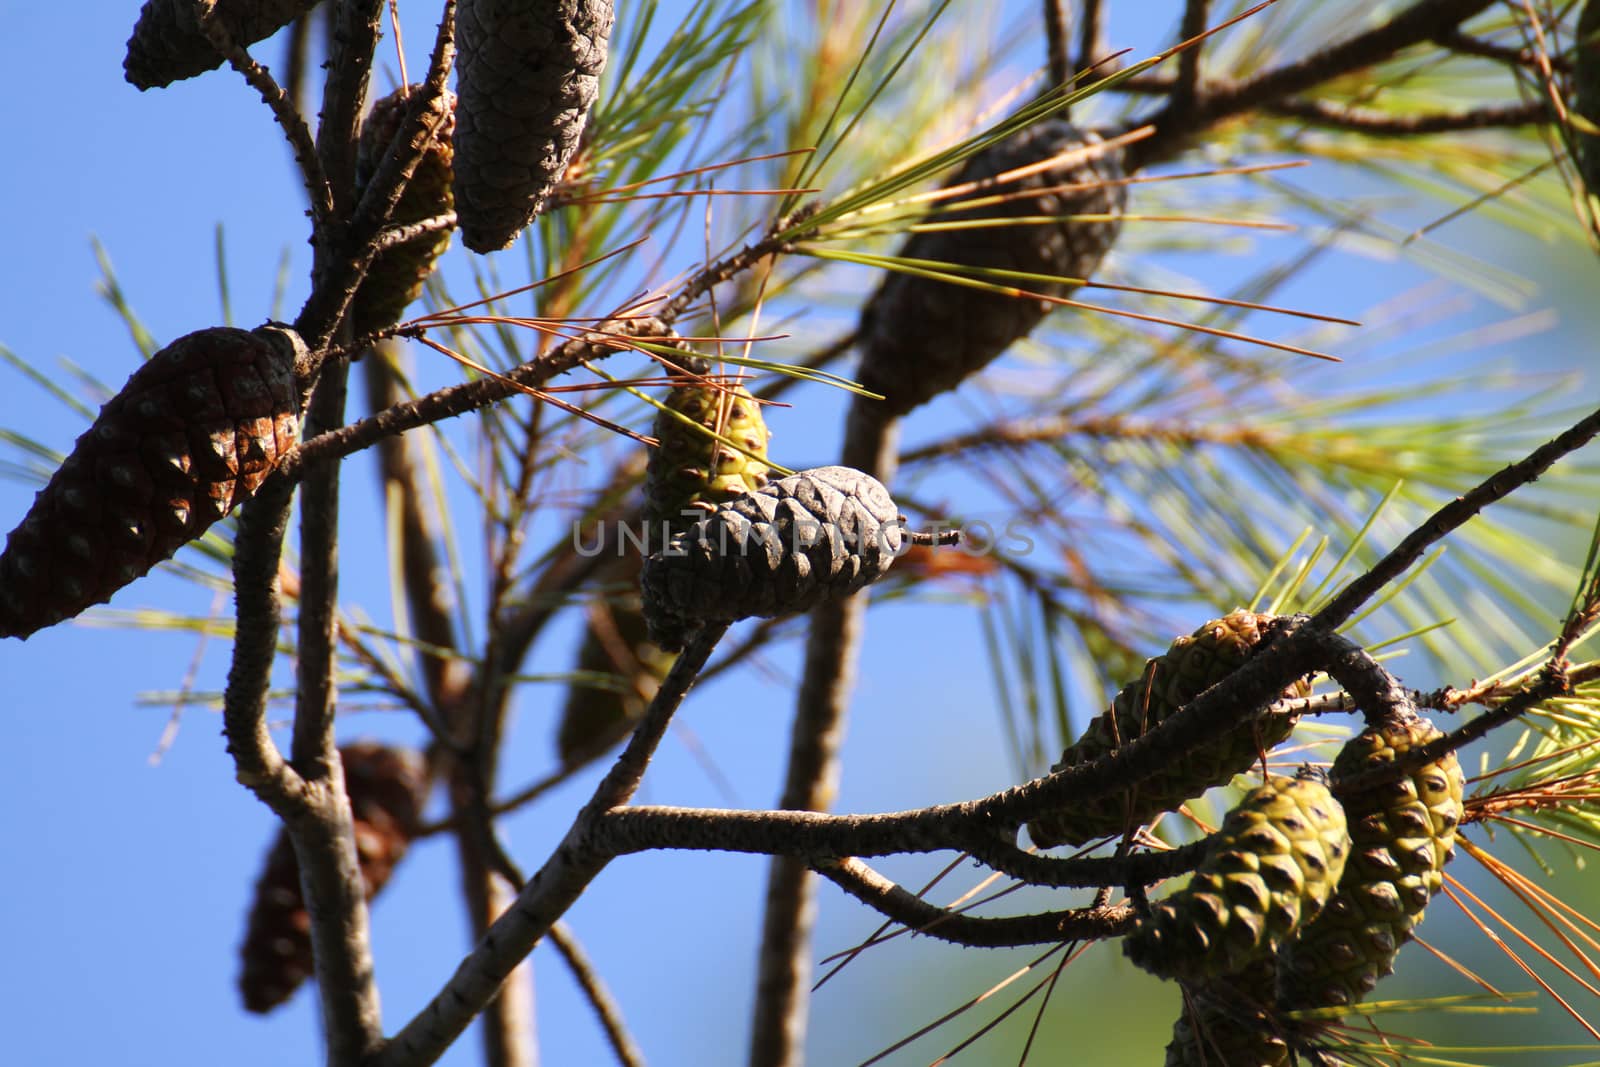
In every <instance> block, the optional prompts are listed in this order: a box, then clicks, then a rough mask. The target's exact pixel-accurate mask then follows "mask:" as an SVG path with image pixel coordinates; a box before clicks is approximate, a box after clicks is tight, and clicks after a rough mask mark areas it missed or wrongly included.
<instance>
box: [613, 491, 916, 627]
mask: <svg viewBox="0 0 1600 1067" xmlns="http://www.w3.org/2000/svg"><path fill="white" fill-rule="evenodd" d="M909 540H910V537H909V535H908V534H907V533H906V531H905V529H904V528H903V527H902V526H901V525H900V514H899V511H898V510H897V509H896V508H895V505H894V501H893V500H892V499H891V498H890V497H889V491H888V490H887V489H885V488H884V487H883V485H882V483H880V482H879V481H878V480H877V479H876V478H873V477H871V476H870V475H866V474H862V473H861V472H860V471H857V470H852V469H850V468H849V467H818V468H816V469H814V470H808V471H801V472H800V473H799V474H795V475H791V476H790V477H788V478H783V479H780V480H779V481H776V482H773V483H771V484H770V485H768V486H766V487H765V488H763V489H760V490H757V491H756V492H753V493H747V494H745V495H744V496H741V497H739V498H738V499H736V500H732V501H729V502H727V503H725V504H722V505H720V506H719V507H717V508H716V510H714V511H712V512H710V513H709V514H707V516H706V517H705V518H703V519H701V520H700V521H699V522H697V523H695V524H694V525H693V526H691V527H690V528H689V529H687V530H684V531H683V532H681V533H679V534H677V535H675V536H674V537H673V538H672V540H671V541H669V542H668V543H667V545H666V547H665V548H663V549H661V550H660V551H658V552H653V553H651V555H650V556H649V558H648V559H646V560H645V564H644V614H645V622H646V624H647V625H648V626H649V629H650V639H651V640H652V641H654V642H655V643H656V644H658V645H660V646H661V647H662V648H664V649H667V650H668V651H677V650H679V649H681V648H683V645H684V642H685V640H686V639H687V638H688V637H689V636H690V634H691V633H692V632H693V631H694V630H696V629H698V628H699V627H700V626H701V625H702V624H703V623H708V622H735V621H737V620H739V619H747V618H750V617H751V616H756V615H759V616H763V617H767V618H771V617H774V616H778V615H790V614H794V613H797V612H802V611H807V610H809V609H811V608H813V607H815V606H816V605H818V604H820V603H822V602H823V601H826V600H839V599H843V598H844V597H847V596H849V595H850V594H852V593H854V592H855V591H856V590H858V589H861V588H862V587H863V586H866V585H870V584H871V583H873V582H875V581H877V580H878V579H879V578H881V577H882V576H883V575H884V573H885V572H887V571H888V569H889V567H890V565H891V564H892V563H893V562H894V559H895V557H896V556H897V555H898V554H899V553H900V551H901V550H902V547H903V546H904V545H905V544H906V543H907V542H908V541H909Z"/></svg>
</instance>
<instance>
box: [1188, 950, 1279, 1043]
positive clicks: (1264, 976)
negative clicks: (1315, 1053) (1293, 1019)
mask: <svg viewBox="0 0 1600 1067" xmlns="http://www.w3.org/2000/svg"><path fill="white" fill-rule="evenodd" d="M1275 982H1276V974H1275V971H1274V969H1273V965H1272V960H1271V958H1270V957H1263V958H1261V959H1258V960H1256V961H1255V962H1253V963H1251V964H1250V965H1248V966H1247V967H1245V969H1244V970H1242V971H1240V972H1239V973H1238V974H1230V975H1225V976H1223V977H1220V978H1213V979H1212V980H1211V981H1209V982H1205V983H1203V984H1201V985H1195V986H1190V987H1188V988H1186V989H1185V990H1184V1009H1183V1014H1182V1015H1180V1016H1178V1021H1177V1022H1176V1023H1175V1024H1174V1025H1173V1027H1172V1041H1171V1042H1170V1043H1169V1044H1168V1045H1167V1061H1166V1067H1284V1065H1286V1064H1287V1063H1288V1062H1289V1046H1288V1044H1287V1043H1286V1042H1285V1041H1284V1039H1283V1037H1282V1036H1281V1035H1280V1032H1279V1031H1280V1030H1281V1029H1282V1025H1281V1024H1280V1023H1279V1022H1278V1020H1276V1019H1275V1018H1274V1017H1273V1014H1272V1010H1271V1009H1272V1003H1273V988H1274V984H1275Z"/></svg>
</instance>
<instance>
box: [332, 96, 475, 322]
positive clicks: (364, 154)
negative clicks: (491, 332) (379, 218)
mask: <svg viewBox="0 0 1600 1067" xmlns="http://www.w3.org/2000/svg"><path fill="white" fill-rule="evenodd" d="M420 88H421V86H417V85H413V86H410V87H409V89H404V90H396V91H395V92H393V93H390V94H389V95H388V96H386V97H384V98H383V99H382V100H379V101H378V102H377V103H376V104H374V105H373V106H372V111H371V112H370V113H369V114H368V115H367V117H366V120H365V121H364V122H362V124H361V141H360V144H359V146H358V147H357V149H356V184H357V186H358V187H359V188H362V189H365V188H366V187H367V185H368V183H369V182H371V181H372V178H373V176H374V175H375V174H376V173H377V170H378V165H379V164H380V163H382V162H383V154H384V153H385V152H387V151H388V150H389V143H390V142H391V141H393V140H394V139H395V135H396V134H398V133H399V132H400V123H401V122H402V121H403V120H404V119H405V115H406V108H407V107H408V106H409V104H410V95H411V93H414V92H416V91H417V90H418V89H420ZM433 110H434V111H435V112H441V111H442V112H443V113H444V118H443V120H442V121H441V122H440V124H439V127H438V129H437V130H436V131H435V132H434V135H433V141H432V142H430V143H429V145H428V147H427V149H426V150H425V151H424V152H423V153H422V159H421V161H420V162H419V163H418V164H417V169H416V171H415V172H414V173H413V174H412V175H411V180H410V181H409V182H407V183H406V189H405V192H403V193H401V194H400V200H399V201H398V202H397V203H396V204H395V206H394V213H393V215H392V216H391V217H390V225H391V226H405V225H409V224H410V223H413V222H422V221H423V220H425V219H431V218H434V217H435V216H438V215H443V214H445V213H446V212H449V211H453V210H455V197H454V196H453V195H452V193H451V191H450V162H451V158H452V156H453V155H454V152H453V149H452V148H451V141H452V138H453V137H454V135H455V125H456V121H455V95H454V94H453V93H450V92H448V91H447V92H445V94H444V95H443V96H441V97H439V98H438V99H436V100H435V101H434V102H433ZM449 247H450V231H449V230H441V231H439V232H437V233H426V234H423V235H422V236H420V237H417V238H414V239H413V240H410V241H407V242H406V243H405V244H403V245H398V246H396V247H394V248H389V249H386V250H384V251H383V252H381V253H379V254H378V256H377V257H376V258H375V259H374V260H373V261H372V266H371V267H370V268H368V270H367V276H366V278H365V279H364V280H363V281H362V282H361V288H359V289H357V290H356V295H355V296H354V297H353V298H352V299H351V301H350V321H351V323H352V328H353V329H354V330H355V333H356V336H358V337H360V336H362V335H365V334H369V333H372V332H373V331H375V330H381V329H383V328H385V327H387V326H393V325H394V324H395V323H397V322H399V321H400V316H401V315H402V314H403V313H404V312H405V310H406V308H407V307H408V306H409V305H410V304H411V302H412V301H413V300H415V299H416V298H417V297H419V296H421V295H422V286H423V283H424V282H426V281H427V280H428V275H430V274H432V273H433V265H434V263H435V262H437V261H438V259H439V257H440V256H442V255H444V251H445V249H447V248H449Z"/></svg>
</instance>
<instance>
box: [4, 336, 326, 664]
mask: <svg viewBox="0 0 1600 1067" xmlns="http://www.w3.org/2000/svg"><path fill="white" fill-rule="evenodd" d="M305 358H306V348H305V344H304V342H302V341H301V340H300V338H299V336H298V335H297V334H295V333H294V332H293V331H292V330H290V329H288V328H287V327H284V326H276V325H270V326H263V327H260V328H258V329H255V330H235V329H232V328H229V327H221V326H218V327H213V328H211V329H207V330H199V331H197V332H195V333H191V334H189V335H187V336H185V337H180V338H178V340H176V341H174V342H172V344H170V345H168V346H167V347H166V348H164V349H162V350H161V351H160V352H157V353H156V354H155V355H154V356H153V357H151V359H150V360H149V362H147V363H146V364H145V365H144V366H142V367H140V368H139V369H138V370H137V371H135V372H134V373H133V376H132V377H131V378H129V379H128V382H127V384H126V385H124V386H123V387H122V391H121V392H119V393H118V394H117V395H116V396H114V397H112V398H111V400H110V401H108V402H107V403H106V405H105V407H103V408H101V409H100V415H99V417H98V418H96V419H95V421H94V425H93V426H91V427H89V429H88V430H87V431H85V432H84V434H83V436H81V437H79V438H78V441H77V443H76V444H75V445H73V448H72V454H71V455H69V456H68V457H67V458H66V460H65V462H63V463H62V464H61V467H60V469H59V470H57V471H56V473H55V475H54V476H53V477H52V478H51V479H50V483H49V484H48V485H46V486H45V487H44V488H43V489H41V490H40V491H39V493H38V495H36V496H35V497H34V499H33V507H32V508H30V509H29V511H28V514H27V517H26V518H24V519H23V520H22V524H21V525H20V526H18V527H17V528H16V529H15V530H12V531H11V535H10V537H8V538H7V539H6V548H5V552H4V553H3V554H0V637H27V636H28V635H29V634H31V633H33V632H34V631H36V630H40V629H43V628H44V627H46V626H51V625H54V624H55V623H58V622H60V621H61V620H63V619H69V618H71V617H72V616H74V615H76V614H78V613H79V612H80V611H82V610H83V609H84V608H87V607H88V606H89V605H91V604H98V603H100V602H101V601H104V600H109V599H110V598H111V595H112V594H113V593H115V592H116V591H117V590H118V589H121V588H122V587H123V586H125V585H127V584H128V583H129V582H131V581H133V580H134V579H135V578H138V577H140V576H142V575H143V574H144V573H145V572H146V571H148V570H149V569H150V568H151V567H154V566H155V565H156V564H157V563H160V562H161V561H162V560H165V559H168V558H170V557H171V556H172V554H173V553H175V552H177V551H178V549H179V548H182V547H183V546H184V545H186V544H188V543H189V542H190V541H192V540H194V539H195V538H196V537H199V536H200V535H201V534H203V533H205V532H206V530H207V529H209V528H210V527H211V524H212V523H214V522H216V521H217V520H218V519H221V518H222V517H223V516H224V515H226V514H228V512H229V511H231V510H233V508H234V507H236V506H237V505H238V504H240V503H242V502H243V501H244V500H246V499H248V498H249V497H250V496H251V495H252V494H253V493H255V491H256V489H258V488H259V487H260V485H261V483H262V482H263V481H265V480H266V477H267V475H268V474H270V473H272V469H273V468H274V467H275V466H277V463H278V459H279V458H280V457H281V456H282V455H283V453H284V452H285V451H287V450H288V449H289V448H290V447H292V446H293V445H294V443H295V437H296V435H297V433H298V432H299V431H298V426H299V412H300V401H299V394H298V391H297V389H296V387H295V366H296V363H297V362H301V361H303V360H304V359H305Z"/></svg>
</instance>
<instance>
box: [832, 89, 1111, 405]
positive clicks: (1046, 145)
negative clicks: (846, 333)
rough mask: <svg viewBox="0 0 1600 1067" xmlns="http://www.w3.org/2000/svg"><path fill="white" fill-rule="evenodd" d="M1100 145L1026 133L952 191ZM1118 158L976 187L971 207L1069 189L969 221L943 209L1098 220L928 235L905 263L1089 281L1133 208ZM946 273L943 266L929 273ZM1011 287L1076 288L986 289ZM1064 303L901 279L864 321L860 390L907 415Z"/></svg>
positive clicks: (987, 153)
mask: <svg viewBox="0 0 1600 1067" xmlns="http://www.w3.org/2000/svg"><path fill="white" fill-rule="evenodd" d="M1099 141H1100V138H1099V136H1098V135H1096V134H1094V133H1084V132H1082V131H1080V130H1078V129H1077V128H1076V127H1074V126H1073V125H1072V124H1071V123H1068V122H1066V121H1065V120H1062V119H1048V120H1045V121H1043V122H1039V123H1036V124H1034V125H1032V126H1029V127H1027V128H1026V129H1024V130H1022V131H1021V132H1019V133H1018V134H1016V135H1015V136H1013V137H1010V138H1008V139H1006V140H1004V141H1000V142H998V143H996V144H994V145H992V146H991V147H989V148H987V149H985V150H983V151H981V152H979V153H978V154H977V155H974V156H972V157H971V158H969V159H968V160H967V162H966V164H965V165H964V166H963V167H962V168H961V169H960V170H959V171H958V172H956V174H955V176H954V177H953V178H951V179H950V181H949V183H947V184H948V185H964V184H966V183H968V182H982V181H986V180H989V179H992V178H995V177H997V176H999V175H1001V174H1005V173H1007V172H1009V171H1013V170H1016V169H1018V168H1019V167H1025V166H1028V165H1030V164H1034V163H1039V162H1042V161H1044V160H1047V159H1050V158H1052V157H1054V156H1057V155H1060V154H1061V153H1062V152H1065V151H1068V150H1070V149H1073V148H1075V147H1083V146H1086V145H1093V144H1096V143H1098V142H1099ZM1120 159H1121V156H1120V153H1115V152H1113V153H1109V154H1106V155H1102V156H1099V157H1097V158H1094V159H1090V160H1086V161H1083V162H1079V163H1072V164H1069V165H1067V166H1058V167H1055V168H1052V169H1049V170H1045V171H1041V172H1040V173H1037V174H1032V175H1029V176H1028V177H1026V178H1022V179H1020V180H1017V181H1010V182H1007V183H1005V184H1004V185H999V186H992V187H989V188H984V189H978V190H976V191H975V192H973V193H971V194H968V195H966V196H964V197H961V198H958V199H957V200H955V201H952V202H953V203H959V202H960V200H961V199H971V198H973V197H992V196H1008V195H1013V194H1016V193H1018V192H1020V191H1023V190H1030V189H1044V188H1047V187H1056V186H1061V185H1070V186H1075V188H1068V189H1066V190H1063V191H1058V192H1050V193H1040V194H1039V195H1037V196H1025V197H1017V198H1015V199H1008V200H1005V201H1002V202H1001V203H999V204H995V205H992V206H987V207H982V208H975V209H971V210H968V211H941V212H939V213H938V214H937V215H935V216H934V218H935V220H936V221H939V222H955V221H959V220H963V219H978V218H1000V219H1006V218H1017V217H1020V216H1063V215H1090V216H1111V217H1110V218H1107V219H1085V220H1081V221H1080V220H1078V219H1064V220H1063V221H1060V222H1053V223H1047V224H1042V225H1012V226H1007V225H1000V226H989V227H979V228H974V229H957V230H939V231H930V232H925V233H918V234H915V235H913V236H912V237H911V239H910V240H909V241H907V242H906V244H905V246H904V247H902V248H901V249H900V252H899V253H898V254H899V255H900V256H903V257H906V258H908V259H922V260H932V261H936V262H939V263H951V264H960V265H963V266H968V267H983V268H992V269H999V270H1009V271H1020V272H1023V273H1027V274H1045V275H1051V276H1060V277H1069V278H1088V277H1089V276H1090V275H1091V274H1093V273H1094V271H1095V269H1096V268H1097V267H1098V266H1099V265H1100V260H1101V259H1102V258H1103V257H1104V256H1105V254H1106V251H1107V250H1108V249H1109V248H1110V247H1111V245H1112V242H1114V241H1115V240H1116V237H1117V229H1118V225H1119V224H1118V220H1117V218H1116V217H1115V216H1117V215H1119V214H1121V212H1122V205H1123V200H1124V190H1123V186H1121V185H1120V184H1106V183H1108V182H1114V181H1116V180H1117V179H1120V178H1121V177H1122V167H1121V162H1120ZM930 269H938V268H930ZM985 280H988V281H992V282H995V283H997V284H1001V285H1011V286H1015V287H1016V288H1019V289H1027V290H1029V291H1032V292H1039V293H1045V294H1047V295H1050V296H1057V297H1060V296H1066V295H1067V294H1068V293H1070V292H1072V290H1073V289H1075V288H1077V286H1076V285H1072V284H1067V283H1059V284H1053V283H1048V282H1035V281H1022V280H1013V279H995V278H990V279H985ZM1053 307H1054V305H1052V304H1050V303H1048V302H1046V301H1041V300H1026V299H1020V298H1017V297H1011V296H1003V295H1001V294H999V293H992V292H987V291H985V290H981V289H973V288H969V287H966V286H961V285H953V284H951V283H948V282H943V281H938V280H936V279H932V278H923V277H918V276H916V275H911V274H902V273H897V272H891V273H889V274H887V275H886V276H885V277H884V279H883V284H882V285H880V286H879V288H878V291H877V292H876V293H874V294H873V296H872V299H871V300H870V301H868V302H867V306H866V308H865V309H864V310H863V311H862V314H861V327H860V330H859V336H860V338H861V348H862V357H861V368H860V371H859V373H858V377H859V378H860V380H861V384H862V385H864V386H866V387H867V388H868V389H870V390H872V391H873V392H875V393H881V394H882V395H883V396H884V397H885V398H886V399H885V400H884V402H883V405H882V408H881V410H882V412H883V413H884V414H887V415H897V416H898V415H904V414H906V413H907V412H909V411H911V409H913V408H915V407H917V406H918V405H919V404H923V403H925V402H927V401H929V400H931V399H933V398H934V397H935V396H938V395H939V394H940V393H944V392H948V391H949V390H951V389H954V388H955V387H956V386H958V385H960V384H961V382H962V380H963V379H964V378H966V377H967V376H968V375H970V374H975V373H977V372H978V371H979V370H982V369H983V367H984V366H986V365H987V364H988V363H989V362H990V361H991V360H993V359H994V358H995V357H996V356H998V355H1000V353H1002V352H1004V351H1005V350H1006V349H1007V348H1009V347H1010V346H1011V344H1012V343H1013V342H1015V341H1017V340H1019V339H1020V338H1023V337H1026V336H1027V335H1028V334H1029V333H1030V332H1032V330H1033V329H1034V327H1036V326H1038V325H1039V323H1040V322H1041V321H1043V319H1044V317H1045V315H1047V314H1048V313H1049V312H1050V310H1051V309H1052V308H1053Z"/></svg>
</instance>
